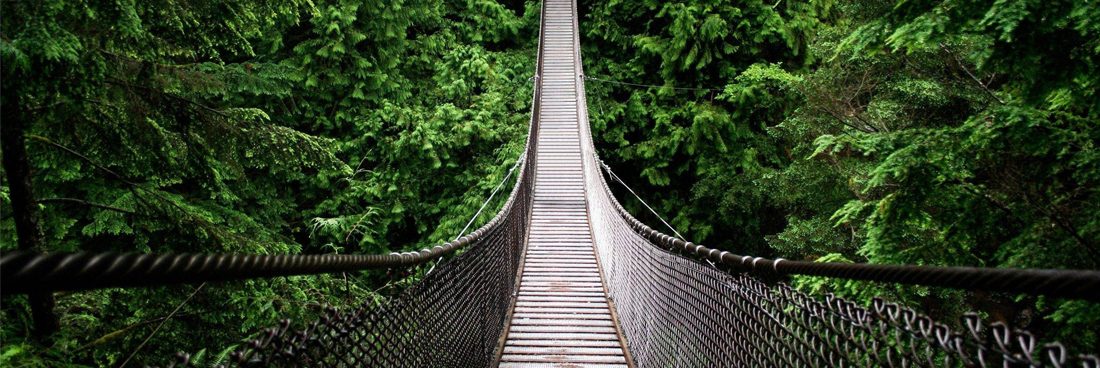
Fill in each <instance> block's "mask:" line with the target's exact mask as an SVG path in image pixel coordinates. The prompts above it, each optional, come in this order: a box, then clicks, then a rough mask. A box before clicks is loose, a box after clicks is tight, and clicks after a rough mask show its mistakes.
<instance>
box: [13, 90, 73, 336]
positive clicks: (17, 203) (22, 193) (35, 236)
mask: <svg viewBox="0 0 1100 368" xmlns="http://www.w3.org/2000/svg"><path fill="white" fill-rule="evenodd" d="M4 97H5V98H4V100H6V101H5V102H6V103H4V104H3V105H0V111H3V114H2V116H0V122H2V125H0V126H2V127H3V128H0V149H2V152H3V155H4V158H3V163H4V171H5V172H6V173H7V179H8V187H9V190H10V191H11V192H10V195H11V206H12V215H13V216H12V217H13V219H14V220H15V234H16V236H18V238H19V249H21V250H39V251H40V250H42V229H41V228H40V227H39V225H38V207H37V206H38V204H37V203H35V201H34V192H33V191H32V190H31V166H30V161H29V160H28V158H27V147H26V145H25V144H26V142H25V138H24V135H23V130H24V129H25V125H24V124H25V122H24V120H23V116H19V113H18V109H19V106H18V105H19V102H18V97H17V96H4ZM28 298H29V302H30V306H31V316H32V318H33V321H34V335H35V337H38V338H40V339H48V338H49V337H50V335H53V333H54V332H57V330H58V328H60V324H59V322H58V320H57V316H55V315H54V313H53V308H54V299H53V294H51V293H49V292H41V293H32V294H30V295H28Z"/></svg>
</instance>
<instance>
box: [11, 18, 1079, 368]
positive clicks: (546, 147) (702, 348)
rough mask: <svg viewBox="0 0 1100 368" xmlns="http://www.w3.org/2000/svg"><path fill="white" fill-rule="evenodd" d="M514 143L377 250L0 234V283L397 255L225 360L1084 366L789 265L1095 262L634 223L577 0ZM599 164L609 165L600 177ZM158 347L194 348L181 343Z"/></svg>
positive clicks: (883, 277) (1024, 287)
mask: <svg viewBox="0 0 1100 368" xmlns="http://www.w3.org/2000/svg"><path fill="white" fill-rule="evenodd" d="M541 24H542V27H541V31H540V34H539V51H538V58H537V72H536V77H535V78H534V79H533V81H534V84H535V86H534V94H533V98H532V108H531V120H530V128H529V133H528V140H527V143H526V150H525V152H524V154H523V156H521V159H520V162H519V163H518V165H519V168H518V175H517V179H516V183H515V186H514V187H513V188H512V190H511V192H510V195H509V197H508V199H507V201H506V202H505V204H504V206H503V208H502V209H501V210H500V212H499V213H497V214H496V215H495V217H493V218H492V220H490V221H489V222H488V223H487V224H485V225H484V226H482V227H481V228H479V229H477V230H475V231H473V232H472V233H470V234H469V235H466V236H463V237H461V238H459V239H457V240H455V241H453V242H449V243H446V244H442V245H439V246H436V247H434V248H431V249H423V250H421V251H419V252H406V253H393V254H386V255H285V256H268V255H237V254H159V255H154V254H119V253H47V254H40V253H31V252H7V253H5V254H3V256H2V258H0V272H2V275H0V276H2V279H0V282H2V285H0V286H2V287H0V291H2V292H3V293H4V294H6V295H10V294H18V293H35V292H49V291H54V290H84V289H92V288H107V287H141V286H153V285H166V284H175V283H198V282H209V281H225V280H239V279H246V278H260V277H277V276H286V275H302V274H318V273H332V272H349V271H357V270H364V269H394V268H409V267H417V266H421V265H425V264H428V263H430V262H434V261H439V263H438V264H437V265H436V267H435V268H434V269H432V271H431V272H428V273H427V274H426V275H425V276H424V277H423V278H422V279H421V280H420V281H419V282H417V283H416V284H414V285H413V286H411V287H409V288H408V289H406V290H404V291H403V292H401V294H400V295H398V296H396V297H394V298H392V299H390V300H387V301H385V302H383V303H380V304H375V303H367V304H365V305H363V306H361V307H359V308H358V309H355V310H350V311H340V312H338V311H329V312H327V313H326V315H325V316H324V317H323V318H321V319H319V320H317V321H311V322H310V323H307V324H305V325H304V326H292V324H291V323H290V322H288V321H284V322H283V323H281V324H279V325H276V326H273V327H271V328H269V329H267V330H265V331H263V333H261V334H260V335H259V337H257V338H256V339H255V340H252V341H249V342H248V343H247V344H243V345H242V347H241V348H239V349H237V351H235V352H234V353H232V354H231V357H230V358H229V359H228V361H226V362H223V364H224V365H227V366H242V367H291V366H306V367H314V366H326V367H351V366H385V367H477V366H481V367H485V366H500V367H850V366H851V367H879V366H889V367H922V366H945V367H956V366H957V367H979V366H980V367H1070V366H1076V367H1100V358H1098V357H1097V355H1095V354H1090V353H1088V352H1071V351H1069V350H1068V349H1067V348H1066V347H1065V346H1064V345H1063V344H1061V343H1058V342H1052V341H1043V340H1042V339H1040V338H1039V337H1037V336H1035V335H1033V334H1031V333H1029V332H1027V331H1023V330H1019V329H1014V328H1012V327H1010V326H1008V325H1007V324H1005V323H1002V322H992V323H989V322H986V321H983V320H982V318H980V316H979V315H978V314H976V313H969V314H966V316H965V317H964V318H963V320H962V321H935V320H933V319H932V318H930V317H928V316H926V315H925V314H922V313H921V312H920V311H917V310H913V309H910V308H906V307H904V306H901V305H898V304H895V303H891V302H889V301H887V300H884V299H874V300H873V301H872V302H870V303H868V304H866V305H864V304H860V303H854V302H851V301H848V300H845V299H842V298H839V297H835V296H832V295H811V294H807V293H805V292H802V291H799V290H795V289H793V288H792V287H791V286H790V285H789V284H788V283H787V280H788V279H789V276H790V275H809V276H822V277H831V278H838V279H848V280H866V281H874V282H882V283H901V284H914V285H926V286H933V287H946V288H956V289H965V290H983V291H992V292H1006V293H1017V294H1027V295H1045V296H1049V297H1055V298H1066V299H1081V300H1087V301H1091V302H1098V301H1100V272H1098V271H1092V270H1043V269H999V268H968V267H924V266H907V265H867V264H840V263H814V262H806V261H794V260H783V259H766V258H759V257H751V256H743V255H738V254H734V253H730V252H726V251H720V250H716V249H710V248H707V247H705V246H701V245H697V244H693V243H691V242H688V241H686V240H684V239H682V238H681V237H679V236H678V234H677V236H669V235H666V234H663V233H661V232H659V231H657V230H654V229H652V228H650V227H649V226H647V225H645V224H643V223H641V222H640V221H638V220H637V219H635V218H634V217H633V216H632V215H631V214H629V213H628V212H627V211H626V210H625V209H624V208H623V207H622V206H621V205H620V204H619V203H618V202H617V200H616V199H615V198H614V196H613V195H612V193H611V191H610V187H609V182H614V181H617V179H618V177H617V176H614V174H613V173H612V172H611V171H610V168H609V167H608V166H606V165H604V164H603V163H602V161H600V160H599V158H598V156H597V154H596V152H595V148H594V146H593V141H592V136H591V132H590V131H589V126H588V114H587V109H586V103H585V101H586V98H585V93H584V92H585V89H584V81H585V78H584V73H583V70H582V67H581V55H580V47H579V36H578V29H579V27H578V16H577V9H576V4H575V3H574V1H572V0H545V1H544V4H543V8H542V14H541ZM604 171H606V172H607V173H608V174H609V175H608V176H607V177H605V176H604ZM164 364H166V365H169V366H177V367H181V366H190V365H191V362H190V361H189V358H188V357H187V356H186V355H181V356H179V357H176V358H172V357H166V358H165V361H164Z"/></svg>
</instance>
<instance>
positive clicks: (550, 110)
mask: <svg viewBox="0 0 1100 368" xmlns="http://www.w3.org/2000/svg"><path fill="white" fill-rule="evenodd" d="M544 1H545V2H544V5H543V6H545V9H544V17H545V19H544V21H545V24H543V27H544V28H543V32H544V34H543V40H542V50H541V52H542V55H543V75H542V78H541V80H540V83H542V99H541V101H540V102H541V106H542V107H541V111H540V115H539V121H540V125H539V136H538V152H537V154H538V162H537V164H536V168H535V170H536V171H535V175H536V177H535V201H534V207H533V209H532V220H531V221H532V222H531V227H530V235H529V238H528V243H527V252H526V255H525V258H524V264H523V266H522V267H523V271H522V274H521V276H520V277H521V278H520V288H519V294H518V295H517V297H516V304H515V310H514V312H513V315H512V320H511V325H510V327H509V329H508V332H507V333H508V335H507V337H506V340H505V343H504V351H503V354H502V355H501V359H500V366H501V367H627V360H626V358H625V354H624V352H623V346H622V344H621V342H620V341H621V340H620V339H619V336H620V334H619V331H618V328H617V327H616V325H615V322H614V320H613V318H612V312H611V309H610V307H609V304H608V300H607V294H606V293H605V291H604V285H603V280H602V278H601V276H600V270H599V266H598V265H597V260H596V254H595V252H594V248H593V243H592V234H591V229H590V227H589V221H588V209H587V204H586V202H585V188H584V174H583V166H582V163H581V157H582V156H581V133H580V125H579V124H580V123H579V119H578V114H577V109H578V106H577V96H578V94H577V79H578V77H579V75H580V67H579V66H578V65H577V63H578V62H579V60H577V59H576V57H575V56H574V47H575V45H576V44H577V43H576V41H577V40H576V37H577V33H576V23H575V22H574V20H575V17H574V14H573V12H574V6H573V1H572V0H544ZM586 123H587V122H586Z"/></svg>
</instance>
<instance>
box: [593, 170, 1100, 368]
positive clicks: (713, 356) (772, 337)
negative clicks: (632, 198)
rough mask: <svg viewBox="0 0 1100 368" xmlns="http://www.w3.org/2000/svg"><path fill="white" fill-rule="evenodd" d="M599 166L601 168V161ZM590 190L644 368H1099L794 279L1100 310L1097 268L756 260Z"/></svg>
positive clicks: (599, 241) (1005, 331) (610, 276)
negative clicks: (661, 226) (687, 235)
mask: <svg viewBox="0 0 1100 368" xmlns="http://www.w3.org/2000/svg"><path fill="white" fill-rule="evenodd" d="M596 162H598V159H593V163H596ZM589 180H591V181H594V183H590V184H599V186H593V187H591V188H593V189H591V193H590V197H592V200H591V201H590V203H592V205H591V206H592V209H590V210H591V211H592V212H593V215H592V218H593V225H594V226H597V227H600V228H604V229H607V231H605V232H603V233H600V234H597V236H596V245H597V250H598V253H599V255H600V257H599V259H600V262H601V264H602V267H603V270H604V274H605V283H606V285H607V289H608V293H609V294H610V296H611V298H612V299H613V300H614V303H615V306H616V309H617V312H618V314H619V321H620V323H621V325H622V328H623V331H624V335H625V337H626V339H627V342H628V345H629V348H630V351H631V354H632V355H633V356H634V358H635V359H636V363H637V366H638V367H666V366H698V367H702V366H723V367H725V366H728V367H741V366H748V367H774V366H800V367H817V366H840V367H844V366H867V367H872V366H876V367H877V366H886V367H912V366H917V367H1070V366H1075V367H1093V368H1095V367H1100V358H1098V357H1097V355H1095V354H1071V353H1070V352H1069V350H1068V349H1067V348H1066V346H1065V345H1063V344H1061V343H1059V342H1048V343H1045V344H1040V341H1039V338H1037V337H1036V336H1035V335H1034V334H1031V333H1030V332H1028V331H1025V330H1020V329H1013V328H1011V327H1010V326H1009V325H1008V324H1006V323H1004V322H993V323H986V322H984V321H982V319H981V318H980V317H979V315H978V314H976V313H967V314H965V315H964V317H963V318H962V320H961V321H959V322H958V323H957V324H948V323H943V322H939V321H935V320H933V319H932V318H930V317H929V316H927V315H924V314H921V313H920V312H918V311H917V310H915V309H912V308H907V307H905V306H902V305H899V304H896V303H890V302H888V301H886V300H884V299H882V298H876V299H874V300H873V301H872V302H871V303H870V304H869V305H863V304H861V303H856V302H852V301H849V300H846V299H843V298H840V297H836V296H834V295H832V294H826V295H817V296H815V295H810V294H807V293H805V292H802V291H799V290H796V289H795V288H793V287H791V286H790V285H789V284H788V283H787V282H786V281H785V279H784V278H783V277H781V276H784V275H812V276H825V277H833V278H838V279H850V280H867V281H878V282H890V283H904V284H916V285H927V286H939V287H949V288H961V289H968V290H988V291H1003V292H1014V293H1024V294H1032V295H1048V296H1054V297H1064V298H1075V299H1084V300H1091V301H1096V300H1097V298H1098V297H1100V288H1098V285H1100V283H1098V280H1100V277H1098V276H1100V275H1098V272H1096V271H1081V270H1076V271H1075V270H1020V269H988V268H973V267H926V266H890V265H868V264H844V263H817V262H803V261H788V260H782V259H776V260H771V259H765V258H759V257H747V256H740V255H736V254H732V253H729V252H724V251H718V250H714V249H710V248H707V247H704V246H700V245H696V244H693V243H690V242H686V241H683V240H681V239H678V238H675V237H672V236H669V235H666V234H663V233H661V232H659V231H656V230H653V229H652V228H649V227H648V226H646V225H645V224H643V223H642V222H641V221H638V220H637V219H635V218H634V217H632V216H631V215H630V214H629V213H628V212H627V211H626V210H625V208H623V207H622V205H620V204H619V203H618V202H617V201H616V200H615V199H614V197H613V196H612V195H611V192H610V188H609V187H607V184H606V181H604V179H603V177H601V176H596V177H594V179H589Z"/></svg>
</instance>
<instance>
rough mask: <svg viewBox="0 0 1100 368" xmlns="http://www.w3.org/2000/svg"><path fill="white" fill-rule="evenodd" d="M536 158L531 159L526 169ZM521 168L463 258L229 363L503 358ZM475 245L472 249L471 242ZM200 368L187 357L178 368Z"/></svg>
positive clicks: (436, 362)
mask: <svg viewBox="0 0 1100 368" xmlns="http://www.w3.org/2000/svg"><path fill="white" fill-rule="evenodd" d="M531 159H532V158H528V159H527V160H528V161H527V162H526V163H525V165H524V168H526V167H530V165H528V164H529V163H530V160H531ZM526 171H527V170H525V169H521V174H520V179H519V182H518V183H517V185H516V187H515V189H513V193H512V196H511V197H510V198H509V200H508V202H507V203H506V204H505V207H504V209H503V210H502V211H501V212H500V213H499V214H497V217H496V218H494V219H493V220H492V221H490V223H489V224H487V225H485V226H484V227H482V228H481V229H479V230H476V231H474V232H473V233H472V234H470V235H469V236H467V237H463V238H460V239H459V240H457V241H456V243H457V244H456V245H459V246H465V248H466V251H465V252H463V253H462V254H460V255H458V256H456V257H454V258H452V259H449V260H445V261H442V262H441V263H439V264H438V265H437V266H436V267H435V268H434V269H433V270H431V272H429V273H427V275H425V276H424V277H423V278H422V279H421V280H420V281H419V282H417V283H416V284H414V285H413V286H411V287H409V288H408V289H406V290H404V291H402V292H401V293H400V294H399V295H398V296H397V297H394V298H392V299H390V300H387V301H385V302H383V303H381V304H373V303H371V304H367V305H363V306H361V307H360V308H358V309H355V310H352V311H347V312H336V311H329V312H328V313H326V315H325V316H324V317H323V318H321V319H319V320H317V321H314V322H312V323H310V324H309V325H307V326H305V327H304V328H300V329H297V328H292V327H291V325H290V323H289V322H288V321H284V322H283V323H282V324H281V325H279V326H276V327H272V328H269V329H267V330H266V331H264V333H263V334H262V336H260V337H259V338H257V339H255V340H252V341H250V342H248V343H247V344H246V346H245V347H243V348H241V349H239V350H237V351H235V352H233V353H232V354H231V356H230V357H229V359H228V362H225V363H224V364H225V365H227V366H239V367H362V366H366V367H375V366H379V367H381V366H384V367H444V366H447V367H484V366H489V365H490V364H491V362H492V361H493V359H494V358H495V350H496V348H497V345H498V341H499V337H500V336H501V334H502V332H503V328H504V325H505V322H506V319H507V317H508V310H509V308H510V306H511V303H512V294H513V292H514V290H515V280H516V276H517V275H516V273H517V272H518V270H519V262H520V256H521V252H522V250H523V247H522V245H523V242H524V239H525V237H526V232H527V214H528V207H529V204H530V202H531V201H530V196H531V193H532V191H531V190H530V189H529V188H530V187H531V185H532V180H533V178H532V175H530V174H526ZM466 243H468V245H467V244H466ZM170 366H173V367H178V366H192V364H191V362H190V361H189V359H188V358H187V357H186V356H184V355H181V356H180V357H179V358H178V360H177V362H176V363H174V364H172V365H170Z"/></svg>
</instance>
